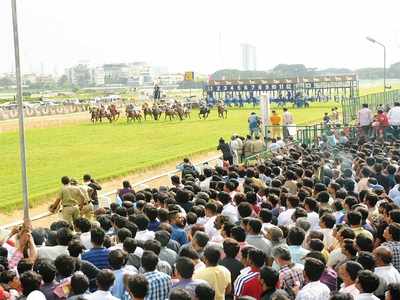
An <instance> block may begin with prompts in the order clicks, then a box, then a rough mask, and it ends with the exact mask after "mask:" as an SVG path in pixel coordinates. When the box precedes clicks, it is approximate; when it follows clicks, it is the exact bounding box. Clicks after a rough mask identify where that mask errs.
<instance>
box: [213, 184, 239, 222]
mask: <svg viewBox="0 0 400 300" xmlns="http://www.w3.org/2000/svg"><path fill="white" fill-rule="evenodd" d="M230 184H231V182H229V181H228V182H227V183H225V186H227V185H230ZM232 188H233V187H232ZM217 200H218V201H221V202H222V205H223V208H222V213H221V214H222V215H223V216H226V217H228V218H229V220H230V221H231V223H233V224H235V223H236V222H237V221H238V220H239V213H238V210H237V207H236V206H235V205H234V204H233V203H232V199H231V196H230V195H229V194H228V193H227V192H219V193H218V196H217Z"/></svg>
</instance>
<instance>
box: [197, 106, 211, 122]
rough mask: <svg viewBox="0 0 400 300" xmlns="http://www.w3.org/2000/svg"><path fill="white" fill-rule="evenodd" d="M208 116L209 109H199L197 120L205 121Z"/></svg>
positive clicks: (203, 107) (204, 107)
mask: <svg viewBox="0 0 400 300" xmlns="http://www.w3.org/2000/svg"><path fill="white" fill-rule="evenodd" d="M209 114H210V108H209V107H208V106H202V107H200V112H199V118H200V119H201V118H202V117H203V119H204V120H205V119H207V118H208V115H209Z"/></svg>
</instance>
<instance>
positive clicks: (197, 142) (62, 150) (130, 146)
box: [0, 103, 334, 210]
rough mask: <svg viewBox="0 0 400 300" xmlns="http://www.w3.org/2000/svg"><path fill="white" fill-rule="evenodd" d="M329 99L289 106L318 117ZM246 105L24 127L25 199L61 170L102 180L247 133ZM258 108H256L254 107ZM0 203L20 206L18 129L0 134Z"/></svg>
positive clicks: (298, 117) (298, 115) (52, 187)
mask: <svg viewBox="0 0 400 300" xmlns="http://www.w3.org/2000/svg"><path fill="white" fill-rule="evenodd" d="M332 105H334V104H333V103H324V104H312V105H311V108H309V109H297V110H292V111H293V114H294V119H295V123H296V124H304V123H311V122H312V121H320V120H321V118H322V115H323V113H324V112H327V111H329V108H330V107H332ZM251 111H253V109H252V108H245V109H240V110H239V109H230V110H229V114H228V119H224V120H222V119H218V118H217V116H216V111H215V110H213V111H212V113H211V115H210V117H209V119H207V120H199V119H198V116H197V112H196V111H193V112H192V118H191V119H190V120H184V121H182V122H181V121H168V120H167V121H164V120H162V121H158V122H157V121H146V122H142V123H141V124H138V123H135V124H127V123H126V120H125V118H121V120H120V121H119V122H118V123H115V124H108V123H103V124H97V125H93V124H91V123H90V122H89V120H88V122H83V123H80V124H74V125H65V126H64V127H57V128H42V129H29V130H27V131H26V136H27V158H28V176H29V191H30V199H31V200H32V202H33V203H35V202H36V203H37V202H38V201H40V200H43V199H44V198H46V197H49V196H51V195H53V194H54V193H55V192H56V191H57V189H58V188H59V180H60V177H61V176H63V175H69V176H73V177H75V178H78V179H80V178H81V176H82V175H83V174H84V173H90V174H92V175H93V176H94V177H95V178H97V179H101V180H106V179H110V178H113V177H116V176H121V175H126V174H128V173H130V172H133V171H137V170H143V169H146V168H149V167H152V166H157V165H160V164H162V163H165V162H167V161H171V160H174V159H178V158H180V157H182V156H184V155H190V154H194V153H200V152H205V151H209V150H212V149H215V147H216V146H217V140H218V138H219V137H221V136H223V137H225V138H229V136H230V135H231V134H232V133H235V132H236V133H239V134H246V133H247V117H248V115H249V114H250V112H251ZM256 111H257V112H258V111H259V108H256ZM0 145H1V146H0V157H1V163H0V209H4V210H12V209H15V208H16V207H20V206H21V205H20V203H21V184H20V165H19V155H18V153H19V150H18V133H17V132H7V133H1V134H0Z"/></svg>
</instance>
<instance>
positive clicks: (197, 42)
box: [0, 0, 400, 73]
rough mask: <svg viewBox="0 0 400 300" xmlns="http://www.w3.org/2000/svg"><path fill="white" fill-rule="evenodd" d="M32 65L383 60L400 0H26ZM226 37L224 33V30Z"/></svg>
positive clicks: (4, 19)
mask: <svg viewBox="0 0 400 300" xmlns="http://www.w3.org/2000/svg"><path fill="white" fill-rule="evenodd" d="M10 3H11V2H10V0H0V41H1V42H0V73H1V72H9V71H11V68H12V65H13V63H14V62H13V46H12V22H11V8H10V6H11V5H10ZM18 10H19V23H20V39H21V55H22V63H23V71H24V72H25V73H26V72H31V71H37V72H38V71H40V70H41V66H42V64H43V66H44V69H45V71H46V72H53V71H54V69H57V70H58V72H59V73H61V72H63V70H64V68H65V67H66V66H70V65H72V64H75V63H78V62H81V61H89V62H90V63H92V64H102V63H113V62H132V61H138V60H144V61H147V62H149V63H152V64H156V65H161V66H166V67H168V69H169V70H170V71H185V70H195V71H197V72H202V73H211V72H213V71H215V70H216V69H218V68H221V67H224V68H228V67H229V68H240V65H241V61H240V43H250V44H253V45H254V46H256V48H257V68H258V69H259V70H266V69H269V68H272V67H273V66H275V65H277V64H279V63H303V64H305V65H306V66H308V67H320V68H325V67H348V68H358V67H364V66H381V65H382V48H380V47H378V46H377V45H373V44H371V43H370V42H368V41H367V40H366V39H365V37H366V36H367V35H370V36H372V37H374V38H375V39H377V40H380V41H382V42H383V43H386V44H387V56H388V64H390V63H393V62H396V61H400V17H399V12H400V0H279V1H272V0H270V1H267V0H258V1H257V0H246V1H244V0H242V1H239V0H229V1H228V0H201V1H200V0H199V1H194V0H191V1H183V0H141V1H139V0H18ZM219 37H221V38H219Z"/></svg>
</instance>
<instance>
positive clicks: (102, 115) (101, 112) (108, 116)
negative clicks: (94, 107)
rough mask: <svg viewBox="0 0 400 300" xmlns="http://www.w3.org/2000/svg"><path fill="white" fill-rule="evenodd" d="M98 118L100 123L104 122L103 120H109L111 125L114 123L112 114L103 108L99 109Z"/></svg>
mask: <svg viewBox="0 0 400 300" xmlns="http://www.w3.org/2000/svg"><path fill="white" fill-rule="evenodd" d="M98 116H99V119H100V123H102V122H103V118H106V119H108V121H109V122H110V123H112V121H113V118H112V116H111V114H110V113H109V112H107V110H106V109H105V108H104V107H103V106H102V107H100V108H98Z"/></svg>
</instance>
